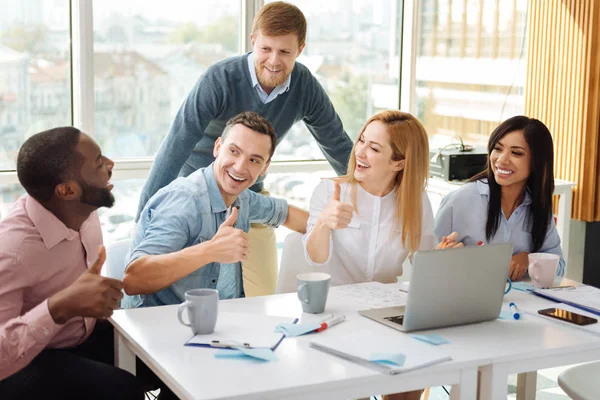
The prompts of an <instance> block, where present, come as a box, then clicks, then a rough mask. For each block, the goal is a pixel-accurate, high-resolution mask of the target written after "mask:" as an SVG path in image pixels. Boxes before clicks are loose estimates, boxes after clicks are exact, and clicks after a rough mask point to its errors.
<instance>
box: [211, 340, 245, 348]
mask: <svg viewBox="0 0 600 400" xmlns="http://www.w3.org/2000/svg"><path fill="white" fill-rule="evenodd" d="M210 345H211V346H212V347H219V348H224V349H227V348H231V349H235V348H240V347H241V348H244V349H249V348H250V343H232V342H219V341H218V340H213V341H212V342H210Z"/></svg>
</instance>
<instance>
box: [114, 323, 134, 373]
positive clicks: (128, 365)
mask: <svg viewBox="0 0 600 400" xmlns="http://www.w3.org/2000/svg"><path fill="white" fill-rule="evenodd" d="M115 366H117V367H119V368H121V369H124V370H125V371H129V372H131V373H132V374H133V375H135V353H134V352H133V351H131V349H130V348H129V346H127V342H126V340H125V338H124V337H123V336H122V335H121V334H120V333H119V332H118V331H117V330H116V329H115Z"/></svg>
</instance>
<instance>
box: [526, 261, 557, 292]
mask: <svg viewBox="0 0 600 400" xmlns="http://www.w3.org/2000/svg"><path fill="white" fill-rule="evenodd" d="M559 261H560V256H558V255H556V254H551V253H530V254H529V267H528V271H529V277H530V278H531V284H532V285H533V286H534V287H536V288H547V287H552V285H553V284H554V278H555V277H556V270H557V268H558V263H559Z"/></svg>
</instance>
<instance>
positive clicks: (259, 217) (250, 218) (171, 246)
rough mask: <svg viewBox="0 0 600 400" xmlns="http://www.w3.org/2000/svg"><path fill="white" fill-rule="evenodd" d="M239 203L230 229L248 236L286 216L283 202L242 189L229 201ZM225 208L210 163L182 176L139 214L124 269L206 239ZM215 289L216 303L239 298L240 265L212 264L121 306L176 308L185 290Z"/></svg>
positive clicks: (153, 197) (213, 229)
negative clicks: (254, 227) (252, 228)
mask: <svg viewBox="0 0 600 400" xmlns="http://www.w3.org/2000/svg"><path fill="white" fill-rule="evenodd" d="M234 204H236V205H239V211H238V218H237V221H236V224H235V226H236V228H239V229H241V230H243V231H244V232H248V230H249V229H250V223H251V222H257V223H262V224H265V225H268V226H272V227H277V226H279V225H281V224H283V223H284V222H285V220H286V219H287V216H288V206H287V202H286V201H285V200H283V199H276V198H273V197H267V196H262V195H260V194H257V193H254V192H252V191H250V190H244V191H243V192H242V193H240V195H239V196H238V198H237V199H236V202H235V203H234ZM226 212H227V207H226V206H225V202H224V201H223V197H222V195H221V192H220V191H219V188H218V186H217V181H216V180H215V176H214V172H213V164H210V165H209V166H208V167H206V168H201V169H199V170H197V171H196V172H194V173H193V174H191V175H189V176H188V177H186V178H178V179H176V180H175V181H173V182H172V183H171V184H169V185H168V186H166V187H164V188H162V189H160V190H159V191H158V192H156V194H155V195H154V196H152V198H151V199H150V200H149V201H148V203H147V204H146V206H145V207H144V209H143V211H142V213H141V214H140V219H139V223H138V225H137V228H136V231H135V236H134V238H133V243H132V245H131V249H130V250H129V253H128V254H127V256H126V258H125V262H126V265H129V264H130V263H131V262H133V261H134V260H136V259H138V258H139V257H142V256H145V255H158V254H169V253H173V252H175V251H179V250H182V249H184V248H187V247H190V246H194V245H196V244H198V243H202V242H206V241H209V240H211V239H212V238H213V237H214V236H215V234H216V233H217V230H218V229H219V227H220V226H221V224H222V223H223V222H224V221H225V215H226ZM197 288H210V289H217V290H219V297H220V298H221V299H230V298H237V297H243V296H244V288H243V282H242V266H241V264H240V263H235V264H220V263H217V262H212V263H209V264H206V265H198V269H197V270H196V271H194V272H192V273H191V274H189V275H188V276H186V277H184V278H182V279H180V280H178V281H177V282H175V283H174V284H172V285H171V286H169V287H168V288H166V289H163V290H161V291H159V292H156V293H154V294H151V295H138V296H128V298H127V301H125V302H124V306H125V307H126V308H133V307H145V306H158V305H166V304H179V303H181V302H183V301H184V300H185V296H184V294H185V292H186V291H188V290H190V289H197Z"/></svg>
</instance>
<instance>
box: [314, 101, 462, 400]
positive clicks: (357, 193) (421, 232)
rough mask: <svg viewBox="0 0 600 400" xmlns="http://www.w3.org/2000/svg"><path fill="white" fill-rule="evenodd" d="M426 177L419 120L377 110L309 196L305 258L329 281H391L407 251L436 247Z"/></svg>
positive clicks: (449, 242)
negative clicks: (340, 170) (337, 172)
mask: <svg viewBox="0 0 600 400" xmlns="http://www.w3.org/2000/svg"><path fill="white" fill-rule="evenodd" d="M428 176H429V144H428V140H427V133H426V132H425V129H424V128H423V125H421V123H420V122H419V121H418V120H417V119H416V118H415V117H413V116H412V115H411V114H408V113H405V112H401V111H396V110H388V111H382V112H380V113H377V114H375V115H374V116H373V117H371V118H370V119H369V120H368V121H367V122H366V124H365V125H364V127H363V128H362V130H361V132H360V134H359V136H358V139H357V140H356V142H355V144H354V147H353V149H352V153H351V154H350V160H349V162H348V174H347V175H345V176H342V177H339V178H335V179H332V180H324V181H322V182H321V183H320V184H319V185H318V186H317V188H316V189H315V191H314V193H313V195H312V198H311V201H310V216H309V219H308V226H307V233H306V234H305V235H304V237H303V243H304V247H305V255H306V260H307V261H308V263H309V264H311V265H313V266H317V267H320V268H321V269H324V270H326V271H327V272H329V273H330V274H331V283H332V285H343V284H350V283H359V282H370V281H377V282H382V283H392V282H396V277H397V276H399V275H402V263H403V262H404V260H405V259H406V257H408V256H411V255H412V254H413V253H414V252H415V251H417V250H430V249H433V248H434V246H435V242H436V237H435V233H434V222H433V211H432V209H431V203H430V202H429V198H428V197H427V193H426V192H425V186H426V183H427V177H428ZM455 239H456V234H455V233H453V234H451V235H448V236H447V237H443V238H442V241H441V242H440V243H439V244H438V245H437V246H436V247H454V246H462V244H461V243H456V241H455ZM420 395H421V391H420V390H419V391H415V392H409V393H402V394H394V395H389V396H388V398H389V399H394V400H396V399H418V398H419V397H420Z"/></svg>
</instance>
